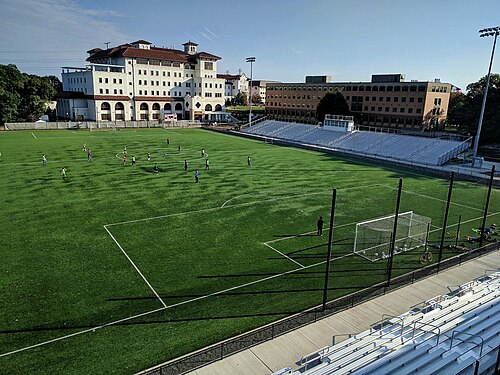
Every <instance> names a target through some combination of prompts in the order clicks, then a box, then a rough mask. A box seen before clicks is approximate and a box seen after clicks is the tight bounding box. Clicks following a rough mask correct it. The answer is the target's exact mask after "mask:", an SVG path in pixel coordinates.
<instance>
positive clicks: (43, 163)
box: [42, 154, 47, 167]
mask: <svg viewBox="0 0 500 375" xmlns="http://www.w3.org/2000/svg"><path fill="white" fill-rule="evenodd" d="M46 165H47V158H46V157H45V154H43V155H42V166H43V167H45V166H46Z"/></svg>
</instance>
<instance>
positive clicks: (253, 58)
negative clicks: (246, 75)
mask: <svg viewBox="0 0 500 375" xmlns="http://www.w3.org/2000/svg"><path fill="white" fill-rule="evenodd" d="M248 62H249V63H250V87H249V89H248V96H249V97H250V113H249V114H248V125H250V123H251V122H252V78H253V77H252V75H253V70H252V68H253V63H254V62H255V57H247V63H248Z"/></svg>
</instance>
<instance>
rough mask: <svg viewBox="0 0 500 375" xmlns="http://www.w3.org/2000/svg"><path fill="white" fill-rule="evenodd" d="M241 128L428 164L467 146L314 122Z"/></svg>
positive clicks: (263, 134) (454, 153)
mask: <svg viewBox="0 0 500 375" xmlns="http://www.w3.org/2000/svg"><path fill="white" fill-rule="evenodd" d="M243 131H244V132H246V133H251V134H256V135H260V136H263V137H271V138H276V139H285V140H289V141H294V142H299V143H303V144H309V145H316V146H321V147H328V148H332V149H336V150H339V151H344V152H351V153H356V154H362V155H367V156H370V157H376V158H377V157H378V158H388V159H394V160H401V161H405V162H411V163H418V164H431V165H441V164H444V163H445V162H446V161H448V160H450V159H451V158H453V157H456V156H458V155H459V154H460V153H461V152H463V151H465V150H466V149H467V148H468V147H469V146H470V141H465V142H460V141H450V140H442V139H436V138H424V137H415V136H409V135H398V134H388V133H377V132H367V131H353V132H347V133H346V132H340V131H332V130H325V129H324V128H322V127H320V126H315V125H306V124H297V123H288V122H282V121H276V120H266V121H263V122H261V123H258V124H256V125H254V126H251V127H248V128H246V129H244V130H243Z"/></svg>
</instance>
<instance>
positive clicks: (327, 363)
mask: <svg viewBox="0 0 500 375" xmlns="http://www.w3.org/2000/svg"><path fill="white" fill-rule="evenodd" d="M334 342H335V337H334ZM499 346H500V272H498V271H497V272H495V273H493V274H491V275H488V276H484V277H482V278H480V279H477V280H474V281H472V282H469V283H467V284H465V285H462V286H461V287H460V288H459V289H457V290H456V291H454V292H451V293H449V294H446V295H441V296H437V297H435V298H433V299H431V300H428V301H425V302H424V303H422V304H421V305H420V306H417V307H415V308H413V309H412V310H410V311H408V312H407V313H405V314H402V315H400V316H397V317H394V316H387V315H386V316H384V317H383V318H382V320H381V321H380V322H378V323H377V324H376V325H374V326H372V328H370V329H369V330H367V331H365V332H362V333H360V334H357V335H354V336H352V337H350V338H348V339H346V340H344V341H342V342H339V343H337V344H334V345H332V346H329V347H324V348H322V349H320V350H319V351H316V352H314V353H310V354H307V355H305V356H304V357H302V358H301V359H300V360H299V362H298V364H300V365H301V367H300V368H299V369H298V370H295V371H293V372H292V371H291V368H285V369H283V372H281V374H294V375H299V374H304V375H322V374H347V373H349V374H410V373H412V374H413V373H422V374H494V373H495V368H496V367H497V366H498V363H497V361H498V358H499ZM286 370H288V371H286Z"/></svg>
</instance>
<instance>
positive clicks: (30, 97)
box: [0, 64, 60, 123]
mask: <svg viewBox="0 0 500 375" xmlns="http://www.w3.org/2000/svg"><path fill="white" fill-rule="evenodd" d="M53 78H55V79H56V80H57V81H56V80H54V79H53ZM53 78H50V77H39V76H37V75H29V74H26V73H21V72H20V71H19V70H18V69H17V67H16V66H15V65H13V64H9V65H0V122H1V123H4V122H8V121H36V120H37V119H38V118H40V117H41V116H42V115H43V114H44V112H45V110H46V107H47V103H48V102H49V101H50V100H51V99H52V98H53V97H54V95H55V94H56V89H55V88H54V87H55V86H56V84H57V82H59V83H60V81H59V79H58V78H57V77H53Z"/></svg>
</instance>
